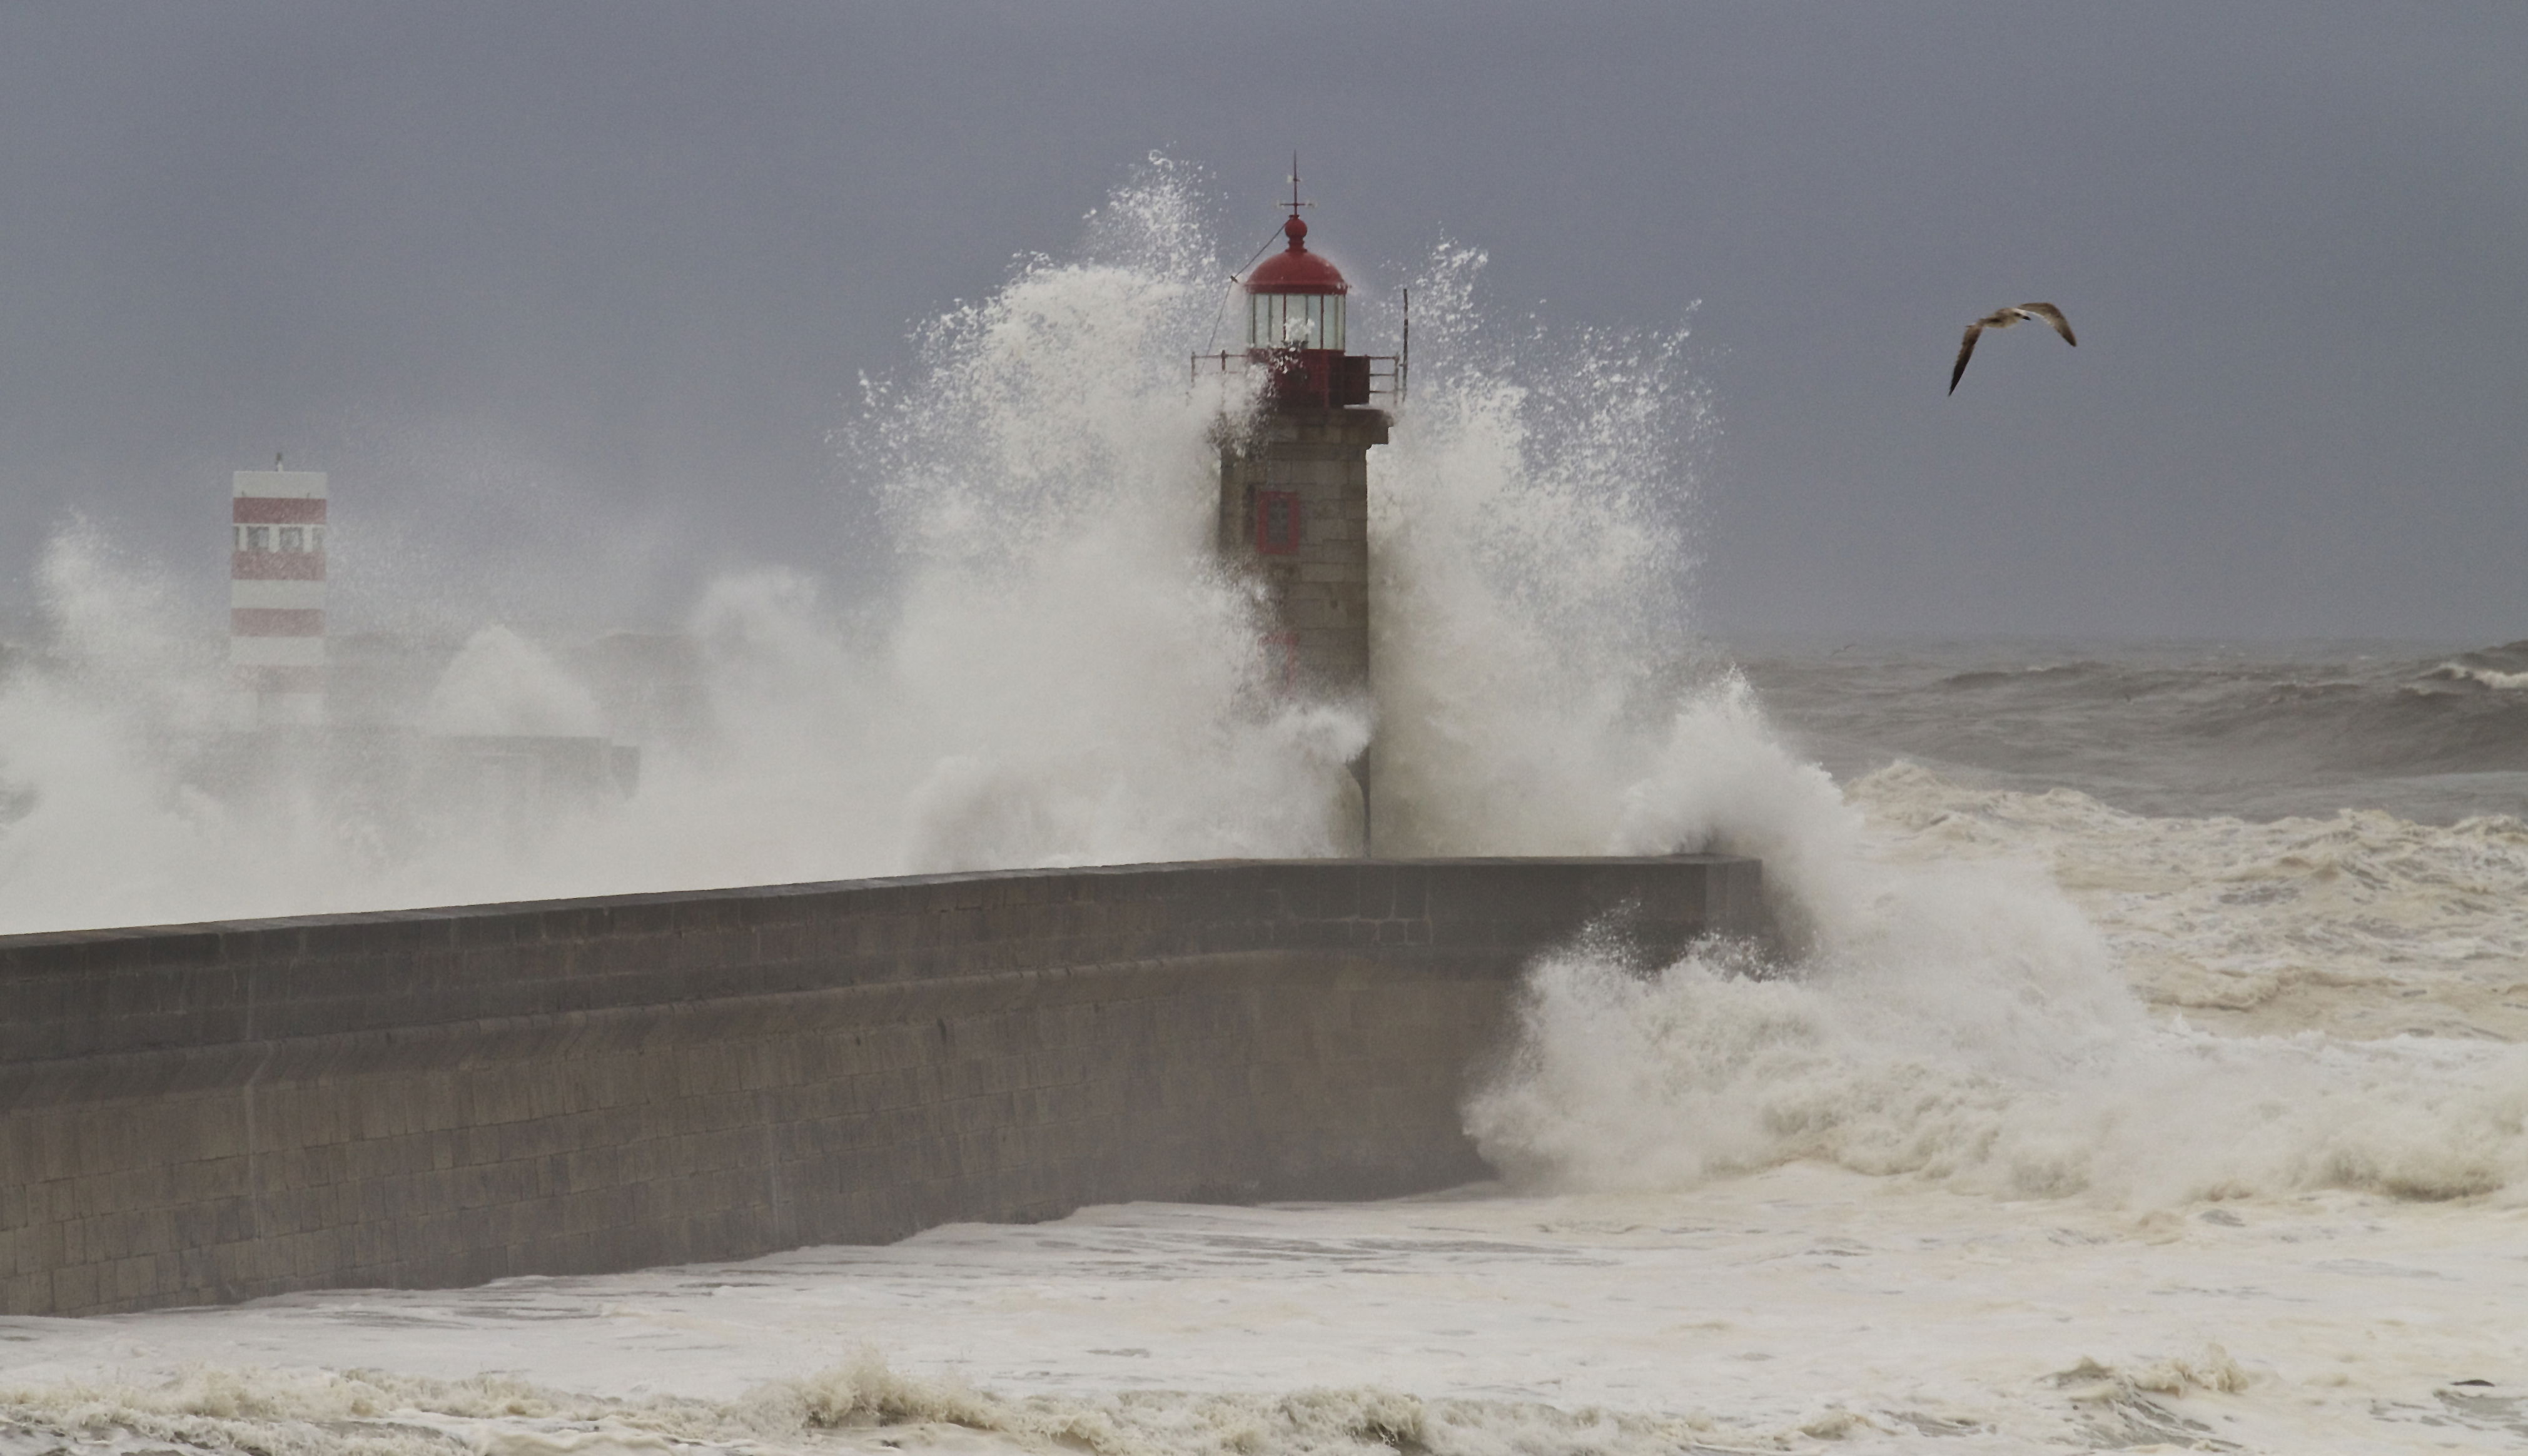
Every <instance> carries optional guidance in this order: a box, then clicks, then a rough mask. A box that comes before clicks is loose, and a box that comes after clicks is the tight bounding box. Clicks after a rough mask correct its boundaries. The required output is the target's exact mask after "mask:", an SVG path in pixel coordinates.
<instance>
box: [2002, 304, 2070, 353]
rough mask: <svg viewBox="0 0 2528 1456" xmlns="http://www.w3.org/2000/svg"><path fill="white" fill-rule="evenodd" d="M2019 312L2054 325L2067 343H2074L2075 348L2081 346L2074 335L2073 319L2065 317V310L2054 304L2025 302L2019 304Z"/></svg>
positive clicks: (2056, 331) (2055, 330)
mask: <svg viewBox="0 0 2528 1456" xmlns="http://www.w3.org/2000/svg"><path fill="white" fill-rule="evenodd" d="M2017 312H2018V313H2019V314H2021V315H2022V316H2023V317H2026V318H2031V319H2035V320H2038V321H2039V322H2042V323H2047V324H2051V325H2053V326H2054V332H2055V333H2057V334H2060V335H2062V336H2063V341H2064V342H2065V343H2068V344H2070V345H2072V347H2074V348H2079V347H2080V340H2079V339H2077V338H2073V337H2072V321H2071V320H2070V319H2067V318H2065V317H2063V310H2061V309H2059V308H2056V307H2055V306H2054V305H2053V304H2051V303H2023V304H2021V305H2019V308H2018V310H2017Z"/></svg>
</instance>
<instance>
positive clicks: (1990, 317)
mask: <svg viewBox="0 0 2528 1456" xmlns="http://www.w3.org/2000/svg"><path fill="white" fill-rule="evenodd" d="M2023 319H2034V320H2035V321H2036V322H2038V323H2040V324H2051V325H2053V326H2054V332H2055V333H2057V334H2060V335H2062V336H2063V341H2064V342H2065V343H2068V344H2070V345H2072V346H2073V347H2074V348H2079V347H2080V340H2079V339H2077V338H2073V337H2072V321H2071V320H2070V319H2067V318H2065V317H2063V310H2061V309H2059V308H2056V307H2055V306H2054V305H2053V304H2051V303H2023V304H2021V305H2019V306H2018V307H2017V308H2000V309H1995V310H1993V311H1992V312H1991V313H1988V314H1985V315H1984V316H1983V317H1982V318H1979V319H1977V320H1975V322H1974V323H1972V324H1969V325H1967V337H1966V341H1965V342H1963V343H1961V344H1959V345H1958V367H1957V368H1955V369H1952V370H1950V371H1949V392H1950V393H1952V394H1954V393H1956V392H1957V391H1958V381H1959V380H1962V379H1964V378H1966V375H1967V360H1969V359H1971V358H1973V357H1974V356H1975V336H1976V335H1978V334H1981V333H1982V332H1983V331H1985V330H1986V329H2007V328H2009V327H2010V326H2011V325H2013V324H2016V323H2018V322H2020V321H2021V320H2023Z"/></svg>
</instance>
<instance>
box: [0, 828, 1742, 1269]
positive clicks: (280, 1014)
mask: <svg viewBox="0 0 2528 1456" xmlns="http://www.w3.org/2000/svg"><path fill="white" fill-rule="evenodd" d="M1759 876H1760V869H1759V866H1758V865H1757V864H1756V863H1755V862H1754V861H1752V860H1744V859H1726V858H1710V857H1679V858H1646V859H1585V860H1584V859H1569V860H1538V859H1493V860H1448V861H1436V860H1435V861H1413V860H1302V861H1273V862H1240V861H1231V862H1217V863H1201V864H1180V865H1139V866H1124V867H1115V868H1093V869H1064V870H1042V871H1021V872H1015V873H1001V874H973V875H944V876H929V877H922V878H916V879H897V880H872V881H861V882H853V883H844V884H827V885H798V886H780V887H772V888H762V889H743V890H718V891H704V892H696V893H687V894H664V895H635V896H621V897H613V898H606V899H594V900H572V901H553V902H547V903H541V904H529V905H504V906H480V907H467V908H462V909H453V910H399V911H386V912H378V913H366V914H348V915H320V916H309V917H304V918H297V919H287V920H262V921H249V922H238V923H233V924H212V925H188V926H176V927H167V928H152V929H140V930H100V931H86V932H77V933H64V934H50V935H30V936H15V937H7V938H0V1310H5V1311H6V1312H8V1313H11V1314H20V1315H80V1314H93V1313H103V1312H109V1311H118V1310H134V1309H145V1308H151V1307H155V1306H162V1305H172V1304H191V1303H205V1302H216V1301H224V1300H237V1299H247V1298H253V1297H257V1296H261V1295H267V1294H277V1293H282V1292H285V1291H288V1290H292V1289H310V1288H325V1287H344V1286H402V1287H432V1286H445V1285H455V1284H467V1283H476V1282H480V1281H482V1280H486V1279H493V1278H500V1277H503V1276H506V1275H511V1274H583V1273H598V1272H605V1271H611V1270H624V1269H636V1268H642V1267H645V1266H651V1265H658V1264H672V1263H683V1262H691V1261H698V1260H725V1259H737V1258H745V1257H749V1256H752V1255H756V1254H762V1253H767V1252H770V1251H772V1250H776V1249H782V1248H791V1247H797V1246H799V1245H803V1244H815V1243H869V1242H882V1241H886V1240H890V1239H895V1238H900V1237H903V1236H905V1235H907V1234H910V1233H913V1232H916V1231H918V1230H920V1229H922V1228H925V1227H929V1226H931V1225H933V1224H937V1223H942V1222H955V1221H966V1220H975V1221H1026V1220H1038V1219H1049V1218H1057V1217H1060V1216H1061V1215H1063V1214H1066V1213H1068V1212H1070V1211H1071V1210H1073V1209H1075V1208H1078V1207H1080V1206H1081V1205H1083V1204H1090V1203H1106V1202H1117V1201H1122V1200H1129V1199H1167V1200H1189V1201H1213V1202H1237V1201H1248V1200H1255V1199H1267V1198H1356V1197H1376V1196H1382V1195H1391V1194H1398V1193H1404V1192H1410V1191H1415V1190H1419V1189H1427V1188H1434V1187H1441V1186H1446V1185H1448V1184H1450V1183H1453V1182H1459V1181H1463V1180H1466V1179H1470V1178H1475V1177H1480V1176H1482V1175H1483V1172H1484V1170H1483V1168H1482V1166H1481V1164H1480V1162H1479V1161H1478V1160H1477V1159H1476V1157H1475V1155H1474V1152H1473V1150H1472V1148H1471V1147H1470V1146H1469V1145H1468V1143H1467V1141H1466V1139H1465V1136H1464V1134H1463V1132H1462V1130H1461V1128H1460V1125H1459V1121H1458V1113H1457V1107H1458V1103H1459V1100H1460V1097H1461V1095H1462V1093H1463V1091H1464V1089H1465V1086H1466V1082H1467V1078H1468V1075H1469V1072H1470V1069H1471V1068H1473V1067H1475V1066H1479V1065H1480V1064H1481V1062H1482V1060H1483V1059H1484V1058H1485V1057H1486V1056H1487V1055H1488V1054H1489V1053H1490V1052H1491V1051H1492V1050H1493V1049H1494V1048H1495V1047H1496V1046H1497V1045H1498V1044H1499V1040H1500V1037H1501V1029H1502V1028H1501V1020H1502V1015H1503V1012H1504V1007H1505V999H1506V995H1507V993H1508V990H1509V988H1510V986H1511V984H1512V983H1513V981H1514V979H1515V977H1516V975H1517V973H1518V971H1519V969H1520V968H1521V967H1522V966H1523V965H1524V964H1525V963H1526V962H1528V961H1529V960H1530V959H1532V958H1533V957H1534V956H1535V955H1536V954H1537V953H1538V952H1540V951H1542V950H1545V949H1547V948H1550V947H1551V946H1553V945H1554V944H1556V943H1557V942H1560V941H1562V940H1564V939H1566V938H1567V937H1569V936H1570V935H1571V934H1573V933H1574V932H1575V931H1578V930H1579V929H1581V928H1582V927H1583V926H1584V925H1587V924H1590V923H1593V922H1597V923H1604V924H1607V925H1610V926H1612V927H1614V928H1615V929H1616V930H1617V931H1619V932H1620V933H1622V934H1625V935H1627V936H1629V937H1631V938H1632V939H1633V940H1635V941H1636V942H1637V943H1638V944H1639V945H1640V947H1641V948H1642V953H1643V954H1644V955H1645V956H1649V957H1658V956H1661V955H1667V954H1671V953H1673V952H1674V951H1675V950H1676V949H1677V948H1678V947H1679V946H1680V945H1682V944H1684V943H1685V942H1686V941H1688V940H1690V939H1692V938H1694V937H1697V936H1703V935H1712V934H1723V935H1741V936H1752V935H1755V934H1758V933H1759V931H1760V919H1761V915H1762V910H1761V908H1760V904H1759V901H1760V880H1759Z"/></svg>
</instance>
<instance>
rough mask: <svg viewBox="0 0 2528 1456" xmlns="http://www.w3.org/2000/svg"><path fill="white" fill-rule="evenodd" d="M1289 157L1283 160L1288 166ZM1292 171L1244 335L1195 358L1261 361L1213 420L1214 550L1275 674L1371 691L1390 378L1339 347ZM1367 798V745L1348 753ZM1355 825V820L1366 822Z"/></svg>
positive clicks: (1362, 694) (1325, 269)
mask: <svg viewBox="0 0 2528 1456" xmlns="http://www.w3.org/2000/svg"><path fill="white" fill-rule="evenodd" d="M1294 170H1295V169H1294ZM1301 206H1302V204H1301V203H1300V202H1299V200H1298V183H1297V180H1296V178H1295V177H1294V178H1293V179H1292V182H1291V199H1290V219H1289V220H1288V221H1286V222H1285V223H1283V225H1282V235H1283V236H1284V237H1285V238H1286V239H1288V245H1287V246H1286V247H1285V248H1284V249H1283V250H1282V251H1280V252H1278V253H1275V254H1274V255H1272V256H1271V257H1269V258H1267V259H1265V260H1264V262H1262V263H1261V264H1259V265H1257V266H1256V267H1255V269H1254V270H1253V271H1251V272H1250V273H1248V274H1247V275H1246V277H1245V278H1244V279H1243V280H1241V281H1240V282H1239V286H1238V287H1239V293H1240V295H1241V297H1242V299H1243V301H1244V303H1245V305H1246V310H1245V311H1246V327H1245V334H1246V339H1245V342H1246V347H1245V349H1244V350H1243V352H1242V353H1239V354H1227V353H1224V354H1220V355H1217V356H1205V357H1204V358H1202V359H1198V360H1197V361H1196V366H1197V369H1200V368H1202V367H1204V366H1210V367H1212V368H1215V369H1217V370H1219V371H1221V372H1223V373H1238V372H1241V371H1245V372H1251V371H1259V370H1260V371H1262V372H1263V373H1264V380H1263V387H1262V390H1261V391H1260V398H1259V403H1258V407H1257V409H1256V412H1255V414H1254V416H1253V417H1252V418H1251V419H1250V420H1247V421H1243V422H1240V423H1239V424H1238V426H1236V427H1234V428H1229V429H1225V430H1224V431H1223V433H1222V440H1221V447H1220V550H1221V554H1222V556H1223V557H1224V558H1225V559H1226V560H1227V561H1228V562H1229V563H1230V564H1231V565H1233V566H1237V567H1242V568H1244V569H1246V570H1248V571H1250V572H1252V573H1253V574H1254V576H1255V577H1256V579H1257V580H1259V581H1260V582H1261V583H1262V584H1263V587H1264V591H1265V598H1266V603H1267V629H1266V630H1267V640H1268V645H1269V646H1270V647H1271V648H1272V649H1273V650H1275V651H1276V654H1277V655H1278V656H1279V658H1280V661H1281V664H1282V672H1283V681H1284V685H1285V686H1286V687H1287V688H1289V689H1290V690H1292V691H1295V692H1302V693H1307V694H1309V695H1311V696H1318V697H1327V698H1338V699H1343V698H1348V699H1363V698H1366V697H1367V696H1368V692H1369V529H1368V528H1369V450H1370V447H1371V446H1372V445H1379V444H1385V443H1386V442H1387V430H1388V425H1389V423H1390V419H1389V416H1388V413H1387V411H1386V410H1384V409H1381V408H1379V407H1377V406H1376V405H1375V404H1373V403H1372V399H1373V397H1376V398H1378V399H1379V400H1381V401H1383V402H1386V403H1394V402H1395V401H1396V396H1397V395H1398V394H1399V393H1400V392H1401V386H1402V383H1403V379H1402V371H1401V369H1400V368H1399V367H1398V364H1399V360H1398V358H1397V357H1396V356H1390V355H1377V356H1373V355H1364V354H1354V353H1351V352H1349V351H1348V340H1347V338H1345V332H1344V327H1343V325H1344V320H1343V314H1344V304H1345V301H1346V299H1347V298H1348V296H1349V294H1350V292H1351V286H1350V285H1349V284H1347V283H1345V282H1343V274H1342V272H1341V271H1340V270H1338V269H1337V268H1336V267H1335V265H1334V264H1332V263H1330V262H1328V261H1326V259H1325V258H1324V257H1323V256H1321V255H1319V254H1317V253H1313V252H1310V251H1309V250H1308V243H1307V237H1308V225H1307V223H1306V222H1304V221H1303V220H1301V218H1300V217H1299V208H1300V207H1301ZM1352 773H1353V776H1354V777H1355V778H1356V779H1357V780H1358V781H1359V786H1360V790H1361V793H1362V796H1363V799H1362V803H1363V805H1364V813H1365V811H1366V810H1365V806H1366V804H1367V797H1366V796H1367V792H1368V787H1369V785H1368V763H1367V759H1366V756H1364V757H1363V759H1362V760H1360V761H1358V762H1355V763H1354V764H1353V765H1352ZM1363 828H1364V838H1365V836H1366V824H1365V823H1364V826H1363Z"/></svg>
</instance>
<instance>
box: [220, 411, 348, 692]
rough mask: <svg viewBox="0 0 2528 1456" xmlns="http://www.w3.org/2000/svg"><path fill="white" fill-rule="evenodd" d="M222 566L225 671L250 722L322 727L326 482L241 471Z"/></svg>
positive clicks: (305, 473)
mask: <svg viewBox="0 0 2528 1456" xmlns="http://www.w3.org/2000/svg"><path fill="white" fill-rule="evenodd" d="M235 481H236V485H237V500H236V506H235V526H234V527H233V529H234V531H235V532H236V541H235V542H234V544H233V547H232V552H231V555H230V557H229V663H230V665H231V667H232V668H233V670H235V672H236V673H237V681H238V684H239V686H241V687H243V688H244V689H245V690H246V691H247V692H248V693H250V694H252V695H253V698H254V721H255V724H256V725H257V726H258V727H260V726H264V725H268V724H313V723H321V722H323V721H324V720H325V474H324V472H323V471H318V470H283V469H282V468H281V467H280V463H279V462H278V461H275V462H274V465H273V468H272V469H270V470H240V471H238V472H237V475H236V476H235Z"/></svg>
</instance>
